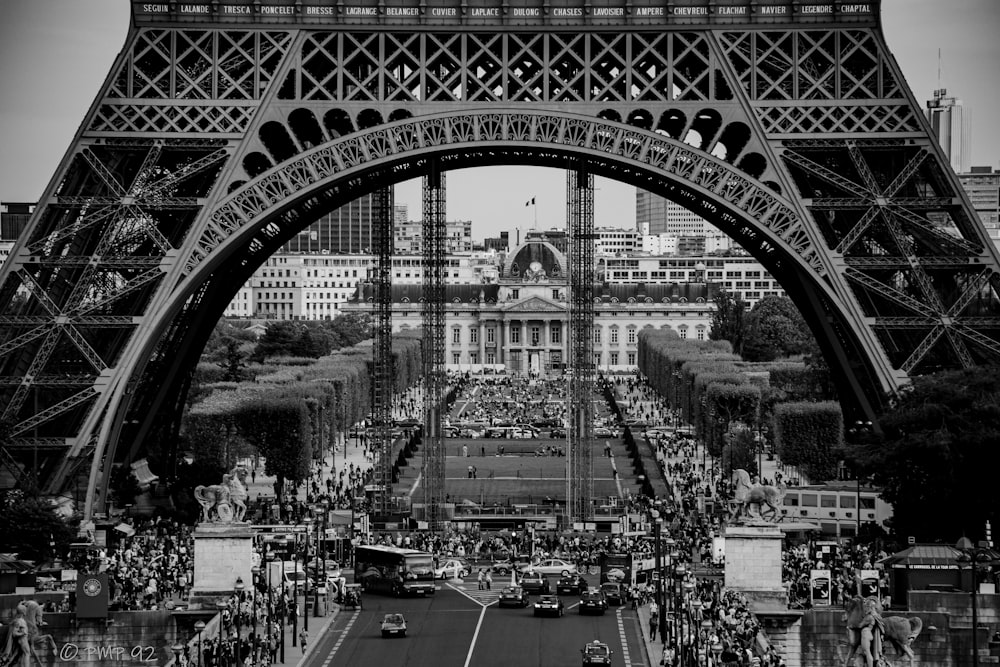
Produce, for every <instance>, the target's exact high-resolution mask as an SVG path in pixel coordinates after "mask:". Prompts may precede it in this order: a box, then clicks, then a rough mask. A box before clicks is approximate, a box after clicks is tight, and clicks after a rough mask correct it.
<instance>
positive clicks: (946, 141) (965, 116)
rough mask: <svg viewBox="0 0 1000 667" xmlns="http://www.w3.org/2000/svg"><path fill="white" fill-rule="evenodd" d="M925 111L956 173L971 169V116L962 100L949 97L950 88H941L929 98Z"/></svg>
mask: <svg viewBox="0 0 1000 667" xmlns="http://www.w3.org/2000/svg"><path fill="white" fill-rule="evenodd" d="M925 113H926V115H927V120H929V121H930V123H931V130H932V131H933V132H934V136H936V137H937V140H938V143H939V144H941V148H943V149H944V153H945V155H946V156H947V157H948V161H949V162H950V163H951V168H952V169H953V170H954V171H955V173H956V174H962V173H965V172H967V171H969V138H970V136H971V132H970V127H969V125H970V118H969V110H968V109H966V108H965V106H963V104H962V100H960V99H958V98H957V97H948V89H947V88H939V89H937V90H935V91H934V99H933V100H927V110H926V112H925Z"/></svg>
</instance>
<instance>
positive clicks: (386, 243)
mask: <svg viewBox="0 0 1000 667" xmlns="http://www.w3.org/2000/svg"><path fill="white" fill-rule="evenodd" d="M372 203H373V208H374V209H375V211H374V215H373V216H372V218H373V219H372V226H373V229H372V237H373V239H372V241H373V243H374V245H375V266H374V267H373V269H372V282H373V283H374V285H373V286H374V288H375V304H374V305H375V317H374V318H373V320H374V321H373V326H374V328H375V345H374V351H373V356H374V359H373V362H374V371H375V377H374V378H373V382H372V394H373V395H372V425H373V427H374V432H373V439H374V442H373V449H374V452H375V484H376V486H377V489H378V491H377V495H376V498H375V507H376V509H377V512H378V514H379V515H380V516H383V517H384V516H387V515H388V514H389V513H390V512H391V511H392V483H393V479H392V468H393V460H392V394H393V382H392V379H393V371H392V243H393V209H394V207H393V203H394V198H393V189H392V188H391V187H388V188H380V189H379V190H376V191H375V195H374V197H373V202H372Z"/></svg>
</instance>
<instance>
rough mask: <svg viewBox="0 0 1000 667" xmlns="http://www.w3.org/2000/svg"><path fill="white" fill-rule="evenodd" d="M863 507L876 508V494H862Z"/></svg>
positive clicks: (864, 508) (867, 508) (865, 508)
mask: <svg viewBox="0 0 1000 667" xmlns="http://www.w3.org/2000/svg"><path fill="white" fill-rule="evenodd" d="M861 509H863V510H874V509H875V496H861Z"/></svg>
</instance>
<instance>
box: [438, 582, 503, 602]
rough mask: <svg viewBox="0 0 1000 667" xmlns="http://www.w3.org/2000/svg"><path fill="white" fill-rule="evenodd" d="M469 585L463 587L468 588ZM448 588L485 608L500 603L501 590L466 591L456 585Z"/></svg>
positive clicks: (450, 584)
mask: <svg viewBox="0 0 1000 667" xmlns="http://www.w3.org/2000/svg"><path fill="white" fill-rule="evenodd" d="M468 585H469V584H463V585H462V586H468ZM447 586H448V588H450V589H451V590H453V591H458V592H459V593H461V594H462V595H464V596H465V597H467V598H469V599H470V600H472V601H473V602H475V603H476V604H479V605H482V606H483V607H489V606H490V605H494V604H497V603H498V602H499V601H500V589H499V588H496V589H491V590H476V591H473V590H471V589H469V590H466V589H465V588H464V587H459V586H456V585H455V584H452V583H449V584H447Z"/></svg>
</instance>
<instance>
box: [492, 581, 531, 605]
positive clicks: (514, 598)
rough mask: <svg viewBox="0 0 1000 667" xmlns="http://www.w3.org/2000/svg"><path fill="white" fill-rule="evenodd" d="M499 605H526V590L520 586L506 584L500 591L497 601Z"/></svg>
mask: <svg viewBox="0 0 1000 667" xmlns="http://www.w3.org/2000/svg"><path fill="white" fill-rule="evenodd" d="M497 605H498V606H500V607H521V608H522V609H523V608H524V607H527V606H528V591H526V590H524V589H523V588H521V587H520V586H508V587H506V588H504V589H503V590H502V591H500V600H499V601H498V602H497Z"/></svg>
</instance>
